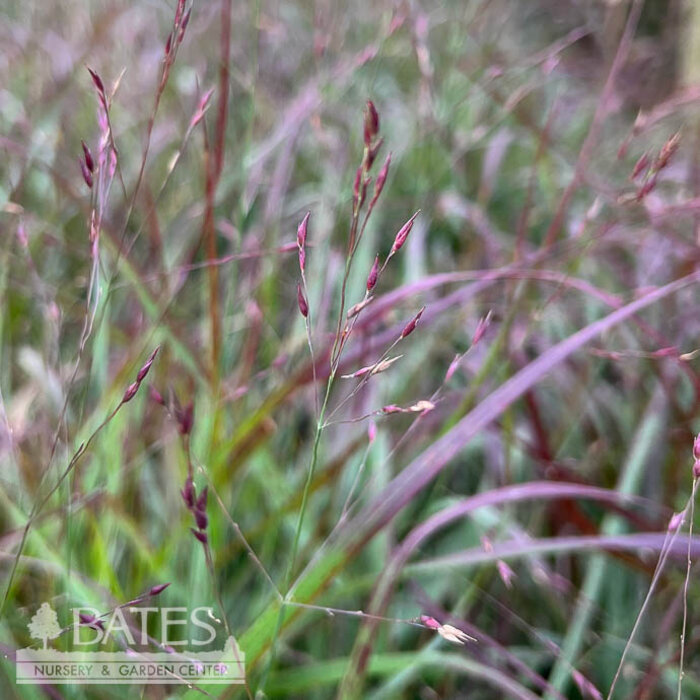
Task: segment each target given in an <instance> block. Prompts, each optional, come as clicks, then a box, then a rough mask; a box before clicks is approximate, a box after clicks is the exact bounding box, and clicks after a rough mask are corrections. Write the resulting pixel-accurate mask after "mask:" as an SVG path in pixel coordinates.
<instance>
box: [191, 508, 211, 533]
mask: <svg viewBox="0 0 700 700" xmlns="http://www.w3.org/2000/svg"><path fill="white" fill-rule="evenodd" d="M194 520H195V522H196V523H197V527H198V528H199V529H200V530H206V529H207V525H208V524H209V519H208V518H207V514H206V513H205V512H204V511H203V510H199V509H198V508H195V511H194Z"/></svg>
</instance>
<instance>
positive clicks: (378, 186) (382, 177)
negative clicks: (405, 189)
mask: <svg viewBox="0 0 700 700" xmlns="http://www.w3.org/2000/svg"><path fill="white" fill-rule="evenodd" d="M390 165H391V153H390V154H389V155H388V156H387V157H386V160H385V161H384V165H382V169H381V170H380V171H379V175H377V179H376V181H375V183H374V194H373V195H372V204H373V205H374V203H375V202H376V201H377V200H378V199H379V195H380V194H381V193H382V190H383V189H384V183H385V182H386V176H387V175H388V174H389V166H390Z"/></svg>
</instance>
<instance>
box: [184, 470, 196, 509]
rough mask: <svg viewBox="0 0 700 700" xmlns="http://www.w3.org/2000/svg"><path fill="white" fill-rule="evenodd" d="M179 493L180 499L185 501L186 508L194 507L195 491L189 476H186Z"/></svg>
mask: <svg viewBox="0 0 700 700" xmlns="http://www.w3.org/2000/svg"><path fill="white" fill-rule="evenodd" d="M180 494H181V495H182V500H183V501H184V502H185V505H186V506H187V508H188V509H191V508H194V504H195V499H196V496H197V493H196V490H195V488H194V482H193V481H192V477H191V476H188V477H187V478H186V479H185V485H184V486H183V488H182V491H180Z"/></svg>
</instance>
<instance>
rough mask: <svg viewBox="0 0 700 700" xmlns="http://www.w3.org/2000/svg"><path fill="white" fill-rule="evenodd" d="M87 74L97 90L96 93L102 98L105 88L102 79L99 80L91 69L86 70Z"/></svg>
mask: <svg viewBox="0 0 700 700" xmlns="http://www.w3.org/2000/svg"><path fill="white" fill-rule="evenodd" d="M88 72H89V73H90V77H91V78H92V82H93V83H94V84H95V87H96V88H97V91H98V92H99V93H100V95H102V96H103V97H104V94H105V86H104V83H103V82H102V78H100V76H99V75H97V73H96V72H95V71H94V70H92V68H88Z"/></svg>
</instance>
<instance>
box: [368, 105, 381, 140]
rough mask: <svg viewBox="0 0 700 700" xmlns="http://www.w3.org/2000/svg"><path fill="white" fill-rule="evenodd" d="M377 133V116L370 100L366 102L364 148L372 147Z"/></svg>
mask: <svg viewBox="0 0 700 700" xmlns="http://www.w3.org/2000/svg"><path fill="white" fill-rule="evenodd" d="M378 133H379V114H377V109H376V108H375V106H374V102H372V100H367V108H366V109H365V146H367V147H368V148H369V147H370V146H371V145H372V141H373V140H374V137H375V136H376V135H377V134H378Z"/></svg>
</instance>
